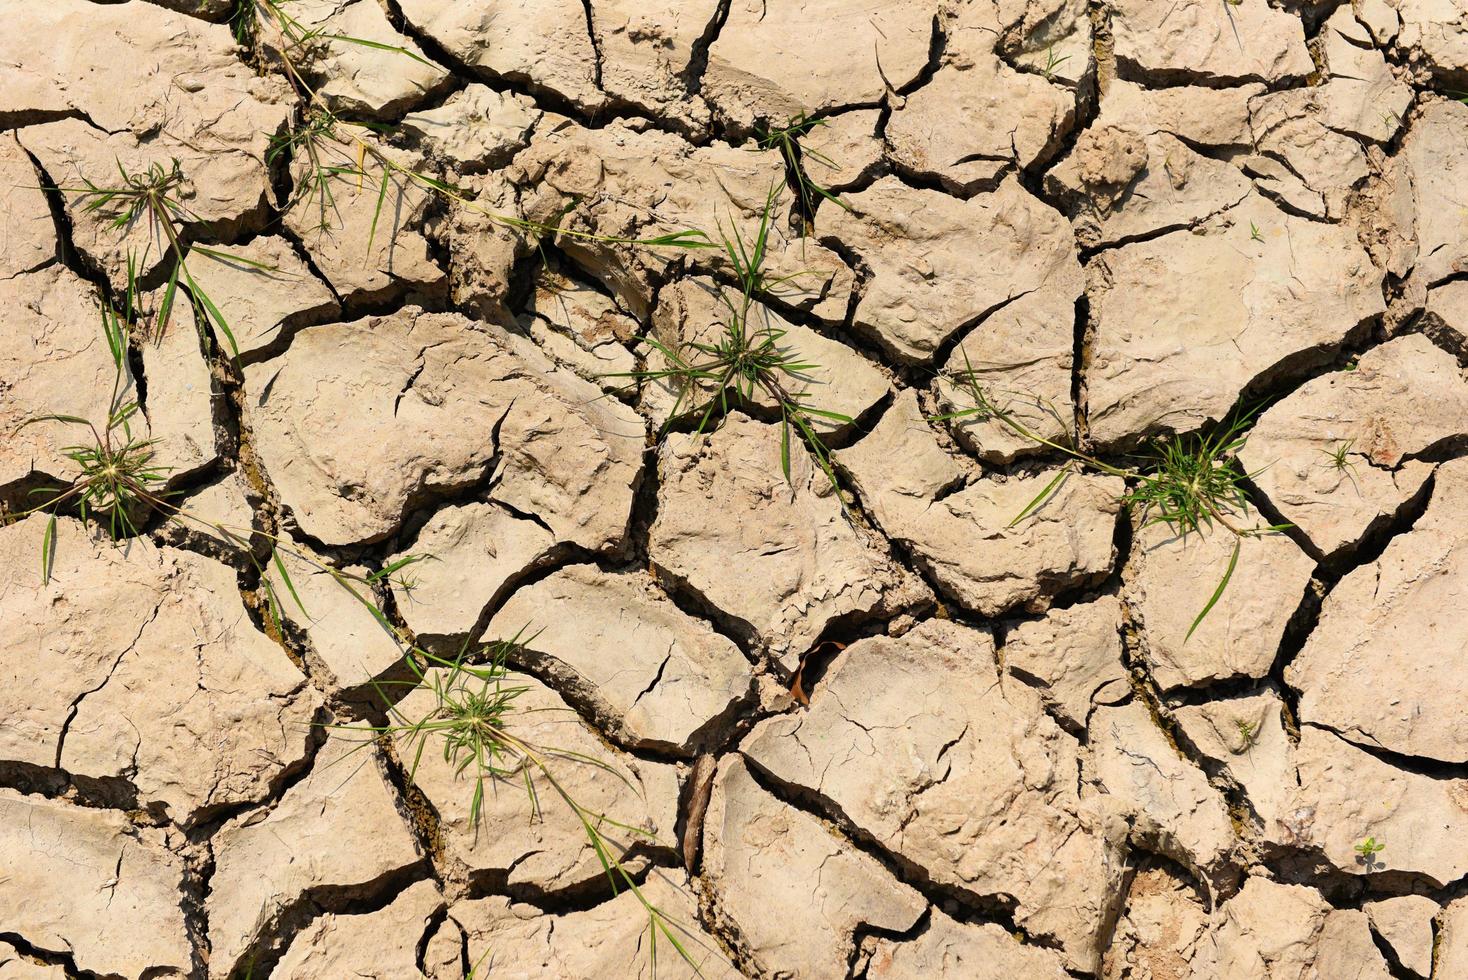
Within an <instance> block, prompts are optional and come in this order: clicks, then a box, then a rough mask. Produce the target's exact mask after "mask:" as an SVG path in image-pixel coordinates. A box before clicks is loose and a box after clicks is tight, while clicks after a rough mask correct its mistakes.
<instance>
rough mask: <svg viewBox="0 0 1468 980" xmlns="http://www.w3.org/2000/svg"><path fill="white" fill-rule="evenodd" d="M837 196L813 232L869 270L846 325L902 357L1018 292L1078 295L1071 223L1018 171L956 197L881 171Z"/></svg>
mask: <svg viewBox="0 0 1468 980" xmlns="http://www.w3.org/2000/svg"><path fill="white" fill-rule="evenodd" d="M844 200H845V201H846V203H847V204H848V205H849V206H850V208H851V210H850V211H849V212H848V211H842V210H839V209H838V210H835V211H833V213H832V215H831V217H830V219H829V220H827V221H825V222H824V224H823V225H822V227H821V228H820V240H821V242H822V243H823V244H828V245H830V247H832V248H835V249H836V250H837V251H839V252H841V253H842V254H850V255H852V256H854V257H855V260H856V262H857V263H858V264H859V265H860V266H862V267H863V268H864V269H865V270H866V271H867V282H866V287H865V289H864V290H863V291H862V294H861V299H860V301H859V303H858V304H857V308H856V314H855V319H854V325H855V327H856V328H857V329H859V330H861V331H862V332H863V333H866V334H868V335H869V336H870V337H871V339H872V340H873V341H875V342H876V343H877V344H879V345H881V347H882V349H883V350H884V351H885V352H886V353H887V354H888V355H889V356H891V357H892V358H894V359H896V360H897V361H899V362H901V363H905V364H923V363H930V362H931V361H932V360H933V358H934V357H935V356H937V354H938V353H939V351H940V350H941V349H942V348H943V345H944V344H945V343H946V342H947V341H948V340H949V339H950V338H951V337H953V336H954V335H955V334H958V333H959V332H962V331H966V330H968V329H970V328H972V327H974V326H977V325H979V324H980V323H982V322H983V321H984V320H985V319H986V318H987V317H989V316H991V315H993V314H994V313H995V312H996V311H999V310H1001V309H1002V308H1003V307H1004V306H1005V305H1007V304H1008V303H1010V302H1012V301H1014V300H1017V299H1019V298H1020V297H1022V296H1026V295H1029V294H1032V293H1050V294H1053V295H1054V296H1055V297H1056V298H1057V299H1058V300H1059V302H1061V303H1062V304H1067V303H1068V304H1072V305H1073V304H1074V303H1075V301H1076V299H1078V298H1079V297H1080V295H1081V291H1082V283H1081V269H1080V265H1079V263H1078V262H1077V261H1076V246H1075V240H1074V237H1073V236H1072V235H1071V233H1070V228H1069V227H1068V226H1067V224H1066V222H1065V220H1064V219H1063V218H1062V217H1061V216H1060V215H1059V214H1058V213H1056V212H1055V211H1053V210H1051V209H1050V208H1049V207H1048V206H1047V205H1045V204H1043V203H1041V202H1040V201H1039V200H1038V199H1036V198H1035V197H1033V196H1032V195H1031V194H1030V193H1029V192H1028V191H1026V190H1025V189H1024V188H1023V187H1022V186H1020V183H1019V181H1018V180H1014V179H1010V180H1006V181H1004V182H1003V183H1002V184H1000V185H999V187H998V188H997V189H996V190H995V191H994V192H993V193H990V194H981V195H979V196H977V197H974V198H971V199H970V200H967V201H960V200H957V199H955V198H953V197H950V196H949V195H947V194H943V193H940V192H938V191H931V190H924V189H918V188H912V187H908V186H907V185H905V184H903V183H902V182H901V181H899V180H898V179H897V178H896V177H884V178H882V179H881V180H879V181H877V182H876V183H875V184H873V185H872V186H871V187H870V188H868V189H867V190H864V191H861V192H860V193H856V194H851V195H848V196H847V197H845V198H844Z"/></svg>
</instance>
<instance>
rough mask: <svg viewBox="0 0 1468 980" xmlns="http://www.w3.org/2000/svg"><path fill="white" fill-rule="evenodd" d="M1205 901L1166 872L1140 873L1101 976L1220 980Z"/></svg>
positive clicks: (1131, 887)
mask: <svg viewBox="0 0 1468 980" xmlns="http://www.w3.org/2000/svg"><path fill="white" fill-rule="evenodd" d="M1216 958H1217V953H1216V951H1215V949H1214V937H1213V933H1212V930H1211V923H1210V920H1209V915H1208V912H1207V910H1206V908H1205V906H1204V896H1203V895H1202V894H1200V893H1199V891H1198V890H1197V889H1196V888H1195V887H1194V886H1192V885H1191V883H1190V882H1188V881H1187V880H1186V879H1184V878H1183V877H1181V876H1180V875H1178V874H1176V873H1175V872H1174V871H1173V870H1172V869H1171V868H1169V867H1167V866H1165V865H1164V866H1150V867H1144V868H1142V869H1141V870H1139V871H1138V872H1137V873H1136V875H1135V876H1134V877H1133V878H1132V880H1131V882H1130V885H1129V887H1128V889H1127V893H1126V903H1125V905H1123V907H1122V910H1121V915H1120V916H1119V918H1118V919H1117V922H1116V931H1115V933H1114V934H1113V935H1112V940H1111V946H1110V948H1108V949H1107V951H1106V958H1105V961H1104V962H1103V964H1102V969H1101V976H1102V977H1105V978H1106V980H1123V978H1129V977H1155V978H1162V977H1167V978H1173V980H1204V978H1207V977H1215V976H1218V973H1217V963H1216Z"/></svg>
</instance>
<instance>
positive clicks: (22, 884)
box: [0, 788, 194, 980]
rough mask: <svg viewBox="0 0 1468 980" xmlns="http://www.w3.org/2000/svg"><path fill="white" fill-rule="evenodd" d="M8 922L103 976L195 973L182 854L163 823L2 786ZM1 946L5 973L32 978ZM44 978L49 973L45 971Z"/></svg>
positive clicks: (1, 909)
mask: <svg viewBox="0 0 1468 980" xmlns="http://www.w3.org/2000/svg"><path fill="white" fill-rule="evenodd" d="M0 850H3V851H4V853H5V855H6V860H5V874H4V876H3V877H0V922H4V924H5V925H4V927H3V928H4V930H5V932H6V933H7V934H9V935H12V936H19V937H22V938H23V939H24V941H25V942H26V943H27V944H28V945H29V946H30V947H31V948H33V949H36V950H37V951H40V952H43V953H47V954H50V955H52V956H56V957H67V958H68V959H69V960H70V961H71V962H72V963H74V964H75V965H76V968H77V969H79V970H86V971H88V972H89V973H90V974H92V975H94V976H133V977H136V976H151V977H184V976H190V975H191V974H192V972H193V966H194V960H193V956H194V952H193V948H192V946H191V944H190V942H189V936H188V931H187V928H186V925H185V922H184V912H183V908H182V904H181V895H180V891H181V889H182V887H183V875H184V868H183V860H182V859H181V858H180V857H178V855H176V854H174V853H173V852H172V851H170V850H169V849H168V846H167V840H166V838H165V835H164V834H163V833H161V832H159V831H156V830H152V829H146V828H142V827H135V826H133V825H132V824H131V823H130V822H129V821H128V819H127V817H126V816H124V815H123V814H122V813H120V812H118V811H116V810H95V809H91V808H89V807H80V806H73V805H71V804H69V803H63V802H61V801H60V800H48V799H44V798H42V797H39V796H25V795H23V794H21V793H17V792H15V791H14V790H11V789H3V788H0ZM4 960H5V957H4V954H3V952H0V975H3V976H6V977H15V978H17V980H20V978H24V977H26V976H28V974H26V973H24V972H22V971H23V969H24V968H23V967H20V966H14V965H13V964H14V962H15V961H14V960H12V961H11V962H5V961H4ZM35 975H37V976H42V977H44V976H48V974H46V973H44V972H40V971H37V972H36V974H35Z"/></svg>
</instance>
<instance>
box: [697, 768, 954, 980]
mask: <svg viewBox="0 0 1468 980" xmlns="http://www.w3.org/2000/svg"><path fill="white" fill-rule="evenodd" d="M703 847H704V875H705V877H706V879H707V881H708V883H709V885H710V886H711V888H712V890H713V893H714V894H715V895H716V896H717V897H716V898H715V900H714V903H713V914H714V918H715V920H716V921H719V922H722V923H725V924H726V925H727V926H728V928H729V929H730V930H731V931H732V932H733V933H734V935H735V936H736V937H737V938H736V940H735V948H736V949H737V950H738V951H739V953H740V954H741V957H742V958H743V959H746V960H747V961H749V962H752V963H753V964H754V966H755V967H756V968H757V970H758V971H759V973H760V974H761V975H767V976H813V977H814V976H830V975H832V974H834V973H839V972H840V971H841V970H842V969H844V968H845V965H846V964H847V963H849V962H850V961H851V960H852V958H853V956H854V954H855V951H856V945H857V942H858V941H859V938H860V935H861V934H862V933H865V932H869V931H881V932H883V933H903V932H906V931H907V930H909V929H911V928H912V927H913V926H914V925H916V924H917V922H918V919H919V918H920V917H921V916H922V914H923V911H924V910H925V909H926V908H927V902H926V901H925V900H924V899H923V897H922V896H921V895H919V894H918V893H917V892H916V891H914V890H913V889H912V888H910V887H908V886H907V885H904V884H902V883H901V882H899V881H897V880H896V879H895V878H893V877H892V875H891V873H890V872H889V871H887V869H886V868H884V867H882V864H881V862H879V861H877V860H876V859H875V858H873V857H871V856H870V855H868V854H864V853H862V852H861V851H859V850H857V849H856V848H855V847H853V846H852V845H851V844H850V843H848V842H846V841H844V840H842V839H841V837H840V836H839V835H837V834H834V833H832V832H830V831H829V830H827V828H826V827H825V826H823V825H822V823H821V821H819V820H817V819H816V818H815V817H813V816H811V815H810V814H808V813H803V812H801V811H800V810H797V809H796V808H794V807H792V806H790V805H789V804H787V803H783V802H781V801H780V800H778V799H776V798H775V797H774V796H771V795H770V794H769V793H767V792H766V791H765V790H763V789H761V788H760V786H759V784H758V783H757V782H756V781H755V779H754V777H753V776H751V775H750V773H749V770H748V768H747V766H746V764H745V762H744V760H743V759H742V758H741V757H740V756H737V755H735V756H731V757H730V758H728V759H726V760H725V761H724V762H723V764H722V765H721V766H720V768H719V773H718V775H716V776H715V777H714V790H713V796H712V797H711V799H710V801H709V809H708V815H707V817H706V822H705V824H704V845H703ZM792 877H793V878H795V880H797V881H801V882H806V883H808V887H809V888H810V891H806V890H805V889H804V888H791V887H789V885H788V884H787V882H788V881H789V879H790V878H792Z"/></svg>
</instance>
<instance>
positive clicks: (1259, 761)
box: [1172, 691, 1296, 829]
mask: <svg viewBox="0 0 1468 980" xmlns="http://www.w3.org/2000/svg"><path fill="white" fill-rule="evenodd" d="M1172 717H1173V719H1174V720H1175V721H1176V722H1177V726H1178V730H1179V731H1180V732H1181V734H1182V737H1183V738H1185V739H1186V740H1187V742H1188V744H1189V745H1190V746H1191V747H1192V749H1193V750H1194V751H1195V752H1197V753H1198V755H1200V756H1201V757H1202V758H1204V759H1206V760H1208V762H1210V763H1212V764H1213V765H1214V766H1216V767H1218V770H1219V771H1221V772H1223V773H1226V774H1227V775H1228V777H1229V778H1230V779H1232V780H1233V781H1234V782H1235V783H1236V784H1237V785H1238V786H1240V787H1241V788H1242V789H1243V791H1244V799H1245V800H1246V801H1247V803H1248V805H1249V808H1250V809H1251V810H1252V811H1253V813H1254V816H1255V817H1256V818H1257V819H1256V823H1257V824H1258V825H1259V826H1260V827H1261V828H1263V829H1269V828H1274V827H1278V826H1279V825H1281V823H1283V822H1284V821H1285V820H1288V819H1290V810H1289V808H1290V806H1291V804H1292V803H1293V802H1294V799H1293V790H1294V787H1295V785H1296V779H1295V747H1294V743H1293V742H1292V741H1291V738H1290V735H1289V734H1288V733H1287V732H1286V731H1285V725H1284V719H1285V715H1284V702H1283V701H1282V700H1281V699H1280V697H1279V695H1278V694H1276V693H1274V692H1273V691H1265V692H1263V693H1260V694H1247V695H1241V696H1239V697H1231V698H1219V699H1218V700H1216V701H1207V702H1204V703H1203V704H1190V705H1182V706H1179V707H1177V708H1174V709H1172Z"/></svg>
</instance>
